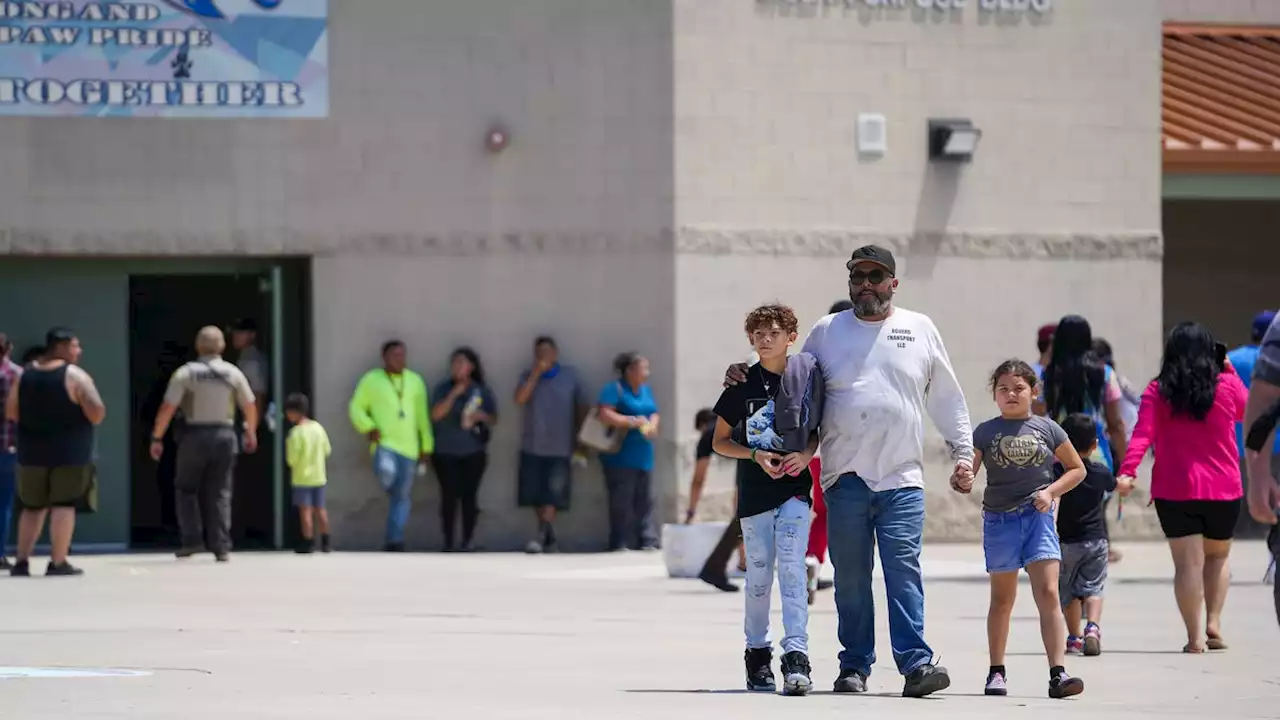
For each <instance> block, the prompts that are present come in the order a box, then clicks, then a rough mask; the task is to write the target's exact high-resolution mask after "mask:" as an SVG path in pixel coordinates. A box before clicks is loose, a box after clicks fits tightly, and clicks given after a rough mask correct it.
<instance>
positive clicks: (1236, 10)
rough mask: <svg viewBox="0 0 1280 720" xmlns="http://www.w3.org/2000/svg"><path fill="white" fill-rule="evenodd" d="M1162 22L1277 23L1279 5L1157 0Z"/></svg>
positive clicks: (1245, 0) (1260, 0) (1247, 0)
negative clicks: (1163, 20)
mask: <svg viewBox="0 0 1280 720" xmlns="http://www.w3.org/2000/svg"><path fill="white" fill-rule="evenodd" d="M1160 6H1161V10H1162V11H1163V12H1164V19H1165V21H1166V22H1179V23H1225V24H1231V25H1277V24H1280V3H1277V2H1273V0H1160Z"/></svg>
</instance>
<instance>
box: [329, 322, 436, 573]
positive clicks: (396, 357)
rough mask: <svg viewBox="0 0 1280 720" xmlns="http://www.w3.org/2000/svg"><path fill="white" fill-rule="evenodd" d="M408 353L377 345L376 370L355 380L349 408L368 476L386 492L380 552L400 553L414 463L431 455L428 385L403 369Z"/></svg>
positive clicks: (396, 344)
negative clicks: (366, 454) (366, 448)
mask: <svg viewBox="0 0 1280 720" xmlns="http://www.w3.org/2000/svg"><path fill="white" fill-rule="evenodd" d="M407 359H408V351H407V350H406V348H405V344H404V343H403V342H401V341H400V340H388V341H387V342H386V343H384V344H383V346H382V364H383V366H382V367H381V368H378V369H376V370H370V371H369V372H367V373H365V374H364V377H362V378H360V382H359V383H358V384H357V385H356V391H355V393H354V394H353V395H352V396H351V404H350V406H349V408H348V410H349V413H350V415H351V424H352V425H354V426H355V429H356V432H358V433H360V434H361V435H365V436H366V437H368V438H369V444H370V449H371V451H372V452H373V472H374V475H375V476H376V477H377V478H378V482H379V483H380V484H381V485H382V489H383V490H385V491H386V493H387V499H388V501H389V502H388V507H387V535H386V545H385V546H384V548H383V549H384V550H386V551H387V552H404V528H405V525H406V524H407V523H408V522H409V492H410V490H412V489H413V479H414V476H415V475H416V473H417V469H418V463H420V462H426V461H427V459H428V458H430V456H431V453H432V452H433V451H434V450H435V436H434V435H433V434H432V432H431V419H430V418H429V417H428V415H427V407H428V403H429V400H428V397H427V385H426V383H424V382H423V381H422V376H421V375H419V374H418V373H415V372H413V371H412V370H409V369H407V368H406V367H405V365H406V362H407Z"/></svg>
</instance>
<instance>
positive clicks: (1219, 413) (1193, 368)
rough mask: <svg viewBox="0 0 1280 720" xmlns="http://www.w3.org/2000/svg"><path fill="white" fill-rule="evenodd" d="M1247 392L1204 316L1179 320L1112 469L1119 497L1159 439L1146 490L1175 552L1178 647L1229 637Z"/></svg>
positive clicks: (1214, 646) (1218, 644)
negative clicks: (1181, 636)
mask: <svg viewBox="0 0 1280 720" xmlns="http://www.w3.org/2000/svg"><path fill="white" fill-rule="evenodd" d="M1247 399H1248V391H1247V390H1245V388H1244V383H1242V382H1240V378H1239V377H1238V376H1237V375H1236V372H1235V370H1234V369H1233V368H1232V367H1231V365H1230V363H1228V362H1226V356H1225V347H1223V346H1221V345H1218V344H1217V343H1215V342H1214V341H1213V336H1212V335H1210V334H1209V331H1208V330H1207V329H1206V328H1205V327H1204V326H1202V325H1199V324H1197V323H1191V322H1184V323H1179V324H1178V325H1176V326H1175V327H1174V328H1173V330H1171V331H1170V332H1169V339H1168V342H1166V343H1165V346H1164V358H1163V360H1161V363H1160V376H1159V377H1157V378H1156V379H1155V380H1152V381H1151V384H1150V385H1148V386H1147V390H1146V392H1144V393H1143V395H1142V406H1141V408H1140V409H1139V410H1138V427H1137V428H1136V429H1135V430H1134V432H1133V439H1132V440H1130V441H1129V448H1128V451H1127V452H1126V453H1125V456H1124V463H1123V464H1121V466H1120V472H1119V473H1118V475H1119V477H1118V478H1117V481H1118V487H1117V489H1118V491H1119V493H1120V495H1121V497H1124V496H1126V495H1128V494H1129V493H1131V492H1133V482H1134V475H1135V474H1136V473H1137V471H1138V465H1139V463H1141V462H1142V457H1143V455H1145V454H1146V453H1147V448H1148V447H1149V446H1152V445H1154V446H1155V449H1154V450H1155V457H1156V463H1155V467H1154V468H1153V469H1152V473H1151V498H1152V500H1153V501H1154V502H1155V506H1156V515H1157V516H1159V518H1160V527H1161V529H1162V530H1164V535H1165V537H1166V538H1168V539H1169V549H1170V551H1171V552H1172V554H1173V564H1174V568H1175V570H1174V581H1173V587H1174V594H1175V596H1176V597H1177V600H1178V610H1179V611H1180V612H1181V613H1182V621H1183V622H1184V623H1186V626H1187V644H1186V646H1185V647H1183V652H1189V653H1201V652H1204V651H1205V648H1206V647H1207V648H1208V649H1210V650H1225V649H1226V647H1227V645H1226V643H1225V642H1224V641H1223V639H1222V633H1221V622H1222V606H1223V604H1224V603H1225V602H1226V599H1227V585H1228V583H1229V580H1230V574H1229V571H1228V569H1227V556H1228V554H1229V553H1230V552H1231V537H1232V535H1234V533H1235V527H1236V521H1237V520H1238V519H1239V517H1240V504H1241V498H1242V497H1243V496H1244V489H1243V486H1242V485H1241V482H1240V460H1239V456H1238V453H1237V450H1236V439H1235V424H1236V423H1237V422H1238V421H1240V420H1241V418H1243V417H1244V406H1245V402H1246V400H1247ZM1201 612H1204V615H1205V621H1204V622H1201Z"/></svg>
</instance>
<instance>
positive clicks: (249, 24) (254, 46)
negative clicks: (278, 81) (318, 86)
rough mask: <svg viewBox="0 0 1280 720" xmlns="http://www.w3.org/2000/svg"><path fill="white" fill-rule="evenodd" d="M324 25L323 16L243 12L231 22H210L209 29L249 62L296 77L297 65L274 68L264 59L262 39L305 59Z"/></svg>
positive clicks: (270, 71) (277, 74)
mask: <svg viewBox="0 0 1280 720" xmlns="http://www.w3.org/2000/svg"><path fill="white" fill-rule="evenodd" d="M325 25H326V21H325V20H323V19H320V18H302V17H286V16H281V15H272V16H270V17H266V16H258V15H241V16H240V17H238V18H236V19H235V20H233V21H231V22H229V23H211V24H210V25H209V29H210V30H212V31H213V32H214V33H216V34H217V36H218V37H220V38H222V39H223V40H225V41H226V43H227V44H228V45H230V46H231V47H233V48H235V49H236V51H237V52H239V53H240V54H241V55H243V56H244V57H245V59H246V60H248V61H249V62H251V63H253V64H255V65H257V66H258V67H260V68H262V69H263V70H266V71H267V72H269V73H272V74H274V75H275V76H277V77H293V75H294V74H295V73H297V67H293V68H289V67H272V66H270V65H267V64H266V63H264V62H263V61H262V60H261V58H260V56H259V54H258V51H259V49H260V48H261V47H262V46H263V41H266V43H267V44H269V45H278V46H280V47H281V48H284V49H287V50H292V51H293V52H294V53H295V54H297V55H300V56H302V57H303V58H306V56H308V55H310V54H311V50H312V48H314V47H315V46H316V42H317V41H318V40H319V39H320V36H321V35H324V30H325ZM281 59H283V58H281ZM300 65H301V64H300V63H299V66H300Z"/></svg>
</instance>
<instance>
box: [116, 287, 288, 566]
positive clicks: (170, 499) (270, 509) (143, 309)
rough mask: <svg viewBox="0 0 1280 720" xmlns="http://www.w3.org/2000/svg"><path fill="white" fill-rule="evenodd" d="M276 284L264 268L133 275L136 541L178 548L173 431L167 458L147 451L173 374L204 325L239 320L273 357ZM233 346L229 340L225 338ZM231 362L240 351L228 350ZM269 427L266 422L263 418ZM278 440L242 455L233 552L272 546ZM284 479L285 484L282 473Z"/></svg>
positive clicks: (146, 545)
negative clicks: (159, 458) (273, 287)
mask: <svg viewBox="0 0 1280 720" xmlns="http://www.w3.org/2000/svg"><path fill="white" fill-rule="evenodd" d="M271 298H272V295H271V286H270V279H269V275H268V274H266V273H261V274H258V273H244V274H226V275H132V276H130V278H129V326H130V331H131V332H130V348H129V374H130V395H131V398H132V410H133V412H132V418H133V420H132V427H131V428H130V435H129V436H130V439H131V441H132V448H133V450H132V452H131V456H132V457H131V460H132V468H133V473H132V489H131V495H132V500H131V509H132V512H131V518H132V519H131V532H130V535H131V543H132V545H133V547H135V548H153V549H162V548H172V547H176V546H177V545H178V532H177V520H176V517H175V512H174V489H173V488H174V485H173V475H174V466H173V459H174V457H175V455H176V449H175V447H174V445H173V440H172V433H170V434H169V435H170V436H169V437H167V438H166V440H165V443H166V444H165V454H164V459H163V460H162V461H161V462H160V463H155V462H153V461H152V460H151V458H150V456H149V455H148V454H147V451H148V444H149V442H150V437H151V424H152V421H153V420H154V419H155V415H156V412H157V411H158V410H159V408H160V403H161V401H162V400H163V398H164V391H165V387H166V385H167V383H168V380H169V376H170V375H171V374H172V373H173V371H174V370H176V369H177V368H178V367H179V366H181V365H182V364H183V363H185V362H187V361H188V360H193V359H195V353H194V348H193V344H194V340H195V336H196V332H197V331H198V330H199V329H200V328H201V327H203V326H205V325H215V326H217V327H220V328H223V329H224V330H225V329H226V328H228V327H229V326H230V325H231V324H232V323H234V322H235V321H237V320H239V319H249V320H252V321H253V322H254V323H255V324H256V325H257V327H258V337H257V345H258V348H259V349H260V350H261V351H262V352H263V353H264V354H266V355H267V357H271V353H272V351H273V350H274V346H275V345H276V339H275V338H273V337H272V336H271V329H272V308H271V302H272V300H271ZM228 344H230V337H229V336H228ZM226 357H227V359H228V360H230V361H232V362H234V361H235V360H236V351H235V350H234V349H232V348H231V347H228V349H227V355H226ZM264 424H265V423H264ZM274 453H275V444H274V443H273V442H271V441H270V440H269V436H268V435H267V434H266V432H265V431H264V433H263V434H262V435H261V436H260V443H259V449H258V451H257V452H256V453H254V454H253V455H241V456H240V459H239V461H238V462H237V467H236V478H235V494H234V496H233V504H232V508H233V510H232V540H233V543H234V545H235V547H236V549H239V550H243V549H255V548H270V547H273V545H274V543H273V538H274V534H275V509H276V508H275V505H274V503H275V501H274V494H275V490H274V483H275V482H276V481H277V480H276V479H275V478H274V471H273V468H274V457H273V456H274ZM278 481H279V482H284V481H285V478H283V477H281V478H279V480H278Z"/></svg>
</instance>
